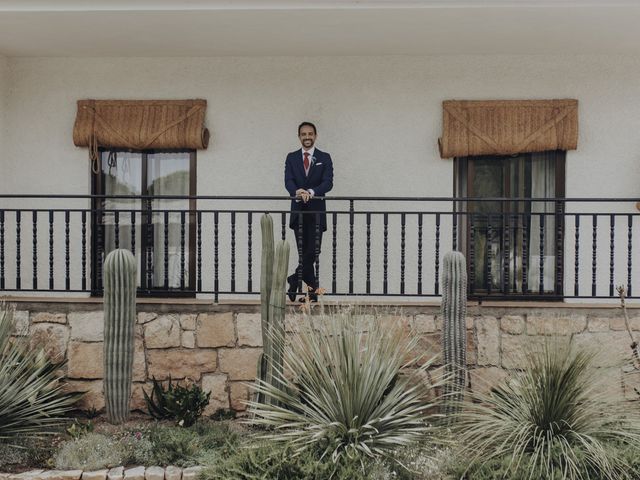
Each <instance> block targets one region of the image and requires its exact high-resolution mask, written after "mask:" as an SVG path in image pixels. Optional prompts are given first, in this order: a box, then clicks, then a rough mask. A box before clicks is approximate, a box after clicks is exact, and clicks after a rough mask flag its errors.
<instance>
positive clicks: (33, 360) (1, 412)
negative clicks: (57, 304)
mask: <svg viewBox="0 0 640 480" xmlns="http://www.w3.org/2000/svg"><path fill="white" fill-rule="evenodd" d="M13 329H14V324H13V309H12V308H10V307H8V306H7V305H6V304H3V303H2V304H0V442H9V441H12V440H14V439H17V438H25V437H38V436H42V435H48V434H54V433H56V430H57V429H58V427H60V426H61V425H62V424H64V423H65V422H66V421H67V419H66V418H65V417H64V416H63V414H64V413H65V412H67V411H69V410H71V409H72V404H73V403H74V402H75V401H76V399H77V395H71V394H66V393H64V392H62V386H61V384H60V382H59V376H58V375H57V373H56V371H57V370H58V368H60V367H61V364H54V363H52V362H51V361H49V360H48V359H47V358H46V356H45V354H44V351H43V350H42V349H41V348H34V349H31V348H29V344H28V342H27V340H26V339H22V338H12V337H11V334H12V332H13Z"/></svg>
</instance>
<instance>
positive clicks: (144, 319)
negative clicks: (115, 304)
mask: <svg viewBox="0 0 640 480" xmlns="http://www.w3.org/2000/svg"><path fill="white" fill-rule="evenodd" d="M156 318H158V314H157V313H153V312H140V313H138V323H139V324H141V325H144V324H145V323H149V322H150V321H151V320H155V319H156Z"/></svg>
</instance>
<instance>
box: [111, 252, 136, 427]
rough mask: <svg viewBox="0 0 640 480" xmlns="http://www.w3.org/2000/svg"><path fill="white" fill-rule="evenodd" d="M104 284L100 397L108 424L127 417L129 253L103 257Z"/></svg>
mask: <svg viewBox="0 0 640 480" xmlns="http://www.w3.org/2000/svg"><path fill="white" fill-rule="evenodd" d="M103 279H104V281H103V284H104V397H105V405H106V410H107V418H108V420H109V422H111V423H115V424H120V423H123V422H125V421H126V420H127V419H128V417H129V401H130V399H131V377H132V373H133V343H134V334H135V332H134V328H135V323H136V284H137V275H136V260H135V257H134V256H133V255H132V254H131V252H130V251H128V250H124V249H116V250H114V251H112V252H111V253H109V255H107V258H106V259H105V261H104V268H103Z"/></svg>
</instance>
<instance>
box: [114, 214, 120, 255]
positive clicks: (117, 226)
mask: <svg viewBox="0 0 640 480" xmlns="http://www.w3.org/2000/svg"><path fill="white" fill-rule="evenodd" d="M113 222H114V225H115V227H114V228H115V244H116V245H115V246H116V248H120V212H119V211H118V210H116V211H115V212H113Z"/></svg>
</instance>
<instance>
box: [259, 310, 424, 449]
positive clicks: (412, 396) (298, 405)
mask: <svg viewBox="0 0 640 480" xmlns="http://www.w3.org/2000/svg"><path fill="white" fill-rule="evenodd" d="M357 313H358V312H354V311H353V310H347V311H342V312H336V313H334V314H331V315H327V316H319V317H314V322H313V324H312V323H311V320H310V319H309V321H308V322H307V323H306V324H304V325H301V326H300V330H299V331H298V332H296V333H294V334H293V335H292V336H291V339H290V345H288V346H287V348H286V350H285V361H284V369H285V370H287V371H290V372H294V375H293V378H288V377H286V376H285V375H284V374H283V372H276V375H277V376H278V377H279V381H278V382H274V383H275V385H271V384H268V383H267V382H263V381H260V380H258V381H257V386H256V390H258V391H259V392H261V393H263V394H264V395H265V396H266V397H267V398H271V399H272V400H273V401H270V402H269V401H268V402H265V403H259V402H250V407H251V412H252V414H253V415H254V420H253V422H254V423H255V424H257V425H260V426H263V427H267V428H268V429H274V431H273V432H267V433H266V434H265V435H264V437H263V438H265V439H268V440H269V441H271V442H281V443H286V444H288V445H290V446H291V447H293V450H294V451H295V452H296V453H299V452H302V451H303V450H305V449H307V448H310V447H312V446H313V447H315V446H319V448H320V449H321V451H322V452H323V454H324V455H325V456H328V457H329V458H332V459H333V460H334V461H336V460H338V459H339V458H340V457H342V456H347V457H350V458H351V457H355V458H360V457H376V456H380V457H384V456H389V455H392V454H393V452H394V451H395V450H396V449H397V448H398V447H402V446H406V445H410V444H412V443H413V442H417V441H420V440H422V439H423V436H424V435H425V434H426V433H428V432H429V431H430V426H429V421H430V420H431V419H432V417H431V416H430V411H433V407H434V405H433V402H432V401H430V400H429V398H430V397H433V394H432V392H433V387H434V386H436V385H435V384H429V383H428V382H425V380H424V376H426V370H427V368H428V367H429V365H430V362H426V363H424V364H423V366H422V367H420V368H417V369H414V370H409V371H411V372H412V373H407V374H401V371H404V369H405V368H406V367H409V366H414V365H415V363H416V357H420V355H419V354H417V353H416V352H417V348H416V347H417V341H418V336H416V335H410V334H408V332H407V331H406V330H404V329H403V328H402V326H401V324H400V322H392V321H388V320H387V321H384V322H383V321H382V319H381V318H380V319H375V318H371V317H370V316H363V315H358V314H357ZM278 384H282V386H279V385H278Z"/></svg>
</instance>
